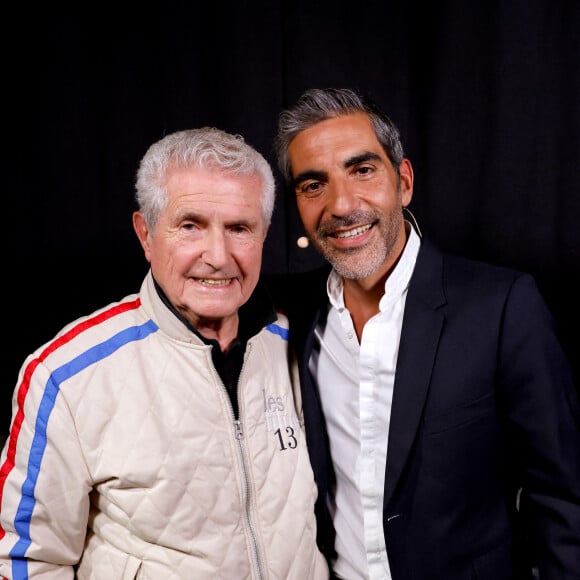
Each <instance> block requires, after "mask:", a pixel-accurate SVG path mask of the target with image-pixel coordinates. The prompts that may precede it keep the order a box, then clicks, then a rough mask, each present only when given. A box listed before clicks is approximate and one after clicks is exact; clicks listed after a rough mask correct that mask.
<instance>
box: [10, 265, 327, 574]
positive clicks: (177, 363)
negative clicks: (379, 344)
mask: <svg viewBox="0 0 580 580" xmlns="http://www.w3.org/2000/svg"><path fill="white" fill-rule="evenodd" d="M287 338H288V325H287V321H286V319H285V318H283V317H282V316H279V318H278V320H277V322H276V323H275V324H273V325H270V326H269V327H266V328H264V329H263V330H262V331H261V332H260V333H258V334H257V335H256V336H254V337H253V338H252V339H250V341H249V343H248V348H247V352H246V357H245V362H244V366H243V369H242V373H241V376H240V383H239V405H240V423H239V424H236V423H235V421H234V416H233V412H232V406H231V403H230V401H229V398H228V396H227V393H226V390H225V388H224V386H223V383H222V382H221V380H220V378H219V376H218V375H217V373H216V372H215V370H214V368H213V365H212V362H211V347H210V346H207V345H206V344H204V343H203V342H202V341H200V340H199V339H198V338H197V337H196V336H195V335H194V334H193V333H191V332H189V331H187V329H186V328H185V326H184V325H183V324H182V323H181V322H180V321H179V320H177V318H176V317H174V316H173V315H172V314H171V313H170V312H169V311H168V310H167V308H166V307H165V305H164V304H163V303H162V302H161V300H160V299H159V297H158V295H157V293H156V291H155V289H154V287H153V281H152V278H151V275H150V274H148V275H147V277H146V278H145V280H144V282H143V285H142V288H141V292H140V294H139V295H132V296H128V297H126V298H125V299H123V300H122V301H120V302H119V303H115V304H111V305H109V306H107V307H106V308H103V309H101V310H99V311H97V312H95V313H94V314H92V315H91V316H88V317H84V318H81V319H79V320H77V321H75V322H74V323H72V324H70V325H68V326H67V327H66V328H65V329H63V331H62V332H61V333H60V334H59V335H58V336H57V337H56V338H55V339H54V340H52V341H50V342H49V343H47V344H45V345H44V346H43V347H41V348H40V349H38V350H37V351H36V352H35V353H33V354H32V355H31V356H30V357H29V358H28V359H27V361H26V362H25V364H24V365H23V367H22V370H21V373H20V376H19V386H18V388H17V389H16V391H15V397H14V401H13V409H14V414H13V417H14V418H13V422H14V423H15V428H13V429H12V434H11V438H10V439H9V441H8V442H7V443H6V445H5V447H4V450H3V452H2V456H1V467H0V470H1V471H0V498H1V502H2V503H1V518H0V523H1V526H2V530H1V531H0V536H1V537H0V575H2V576H4V577H6V578H11V579H12V578H14V579H17V578H18V579H19V578H28V577H30V578H41V577H46V578H51V579H54V580H58V579H61V578H63V579H65V578H74V577H77V578H79V579H92V580H105V579H106V580H115V579H134V578H138V579H140V580H154V579H155V580H159V579H160V578H162V579H163V580H183V579H193V578H195V579H198V578H199V579H204V578H208V579H209V578H211V579H221V578H224V579H226V578H227V579H228V580H231V578H256V579H262V578H271V579H284V580H291V579H296V580H305V579H308V578H312V579H318V578H328V570H327V567H326V563H325V561H324V559H323V557H322V556H321V555H320V553H319V552H318V550H317V548H316V540H315V538H316V524H315V520H314V502H315V499H316V486H315V483H314V480H313V475H312V471H311V468H310V463H309V460H308V453H307V449H306V443H305V437H304V433H303V426H302V418H301V407H300V402H299V394H298V393H299V387H298V380H297V372H296V368H295V366H294V364H293V363H292V365H291V373H290V374H289V373H288V361H289V360H290V358H291V357H290V354H289V352H288V341H287ZM295 397H296V399H295Z"/></svg>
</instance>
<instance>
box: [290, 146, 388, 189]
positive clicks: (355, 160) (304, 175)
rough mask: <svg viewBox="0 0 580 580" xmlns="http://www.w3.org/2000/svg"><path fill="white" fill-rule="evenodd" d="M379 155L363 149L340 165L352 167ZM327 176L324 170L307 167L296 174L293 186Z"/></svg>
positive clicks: (375, 158)
mask: <svg viewBox="0 0 580 580" xmlns="http://www.w3.org/2000/svg"><path fill="white" fill-rule="evenodd" d="M380 160H381V157H380V155H378V154H377V153H373V152H372V151H363V152H362V153H359V154H358V155H354V156H353V157H349V158H348V159H347V160H346V161H345V162H344V163H343V164H342V166H343V167H344V169H348V168H349V167H353V166H354V165H358V164H359V163H365V162H366V161H380ZM327 178H328V173H327V172H326V171H321V170H318V169H307V170H306V171H302V172H301V173H299V174H298V175H296V176H295V177H294V178H293V180H292V183H293V185H294V187H296V186H297V185H299V184H300V183H302V182H303V181H307V180H309V179H314V180H315V181H325V180H326V179H327Z"/></svg>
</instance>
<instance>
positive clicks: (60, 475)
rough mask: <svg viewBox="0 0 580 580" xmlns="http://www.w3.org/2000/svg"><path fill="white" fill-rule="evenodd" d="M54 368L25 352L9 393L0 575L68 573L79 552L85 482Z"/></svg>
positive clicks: (1, 469) (0, 491) (0, 467)
mask: <svg viewBox="0 0 580 580" xmlns="http://www.w3.org/2000/svg"><path fill="white" fill-rule="evenodd" d="M55 372H58V370H57V371H55ZM55 372H52V371H51V370H50V369H48V368H46V367H45V366H43V364H42V363H41V362H40V361H39V359H38V358H35V357H34V356H31V357H29V358H28V359H27V361H26V362H25V364H24V365H23V367H22V369H21V371H20V375H19V380H18V384H17V388H16V390H15V392H14V396H13V401H12V423H11V428H10V434H9V437H8V440H7V441H6V443H5V445H4V449H3V451H2V455H1V457H0V461H1V463H0V526H1V528H0V577H5V578H10V579H19V578H35V579H36V578H39V579H40V578H50V579H51V580H60V579H63V580H64V579H71V578H73V577H74V570H73V566H74V565H75V564H76V563H77V562H78V560H79V558H80V555H81V553H82V549H83V545H84V541H85V536H86V530H87V520H88V513H89V492H90V489H91V484H90V478H89V474H88V469H87V467H86V462H85V460H84V458H83V453H82V450H81V448H80V445H79V442H78V438H77V436H76V429H75V425H74V423H73V420H72V417H71V414H70V412H69V409H68V407H67V404H66V401H65V400H64V397H63V395H62V393H60V391H59V390H58V389H57V388H55V386H54V385H55V383H56V381H55V380H54V377H55Z"/></svg>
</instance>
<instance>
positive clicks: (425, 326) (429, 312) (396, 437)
mask: <svg viewBox="0 0 580 580" xmlns="http://www.w3.org/2000/svg"><path fill="white" fill-rule="evenodd" d="M442 261H443V257H442V255H441V253H440V252H438V251H437V250H436V249H435V248H434V247H433V246H432V245H431V244H430V243H429V242H428V241H427V240H423V241H422V243H421V249H420V251H419V255H418V257H417V263H416V265H415V270H414V272H413V276H412V277H411V282H410V286H409V292H408V294H407V300H406V304H405V314H404V317H403V329H402V332H401V341H400V345H399V355H398V358H397V370H396V373H395V386H394V392H393V404H392V409H391V420H390V427H389V439H388V451H387V467H386V474H385V497H384V505H385V506H387V505H388V503H389V501H390V500H391V498H392V496H393V493H394V491H395V488H396V486H397V483H398V481H399V478H400V476H401V473H402V472H403V469H404V466H405V463H406V460H407V458H408V456H409V452H410V450H411V447H412V445H413V441H414V439H415V435H416V433H417V429H418V428H419V424H420V421H421V416H422V413H423V408H424V406H425V400H426V398H427V392H428V390H429V381H430V376H431V370H432V368H433V364H434V361H435V354H436V351H437V344H438V342H439V337H440V335H441V330H442V328H443V322H444V314H443V312H442V311H441V306H443V305H444V304H445V297H444V294H443V287H442Z"/></svg>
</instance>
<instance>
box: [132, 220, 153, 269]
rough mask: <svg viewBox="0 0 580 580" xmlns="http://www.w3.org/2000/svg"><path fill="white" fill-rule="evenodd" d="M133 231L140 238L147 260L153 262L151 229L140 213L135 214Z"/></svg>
mask: <svg viewBox="0 0 580 580" xmlns="http://www.w3.org/2000/svg"><path fill="white" fill-rule="evenodd" d="M133 229H134V230H135V233H136V234H137V237H138V238H139V242H140V243H141V247H142V248H143V252H144V253H145V259H146V260H147V261H148V262H151V245H150V237H149V227H148V226H147V222H146V221H145V218H144V217H143V214H142V213H141V212H140V211H136V212H134V213H133Z"/></svg>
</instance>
